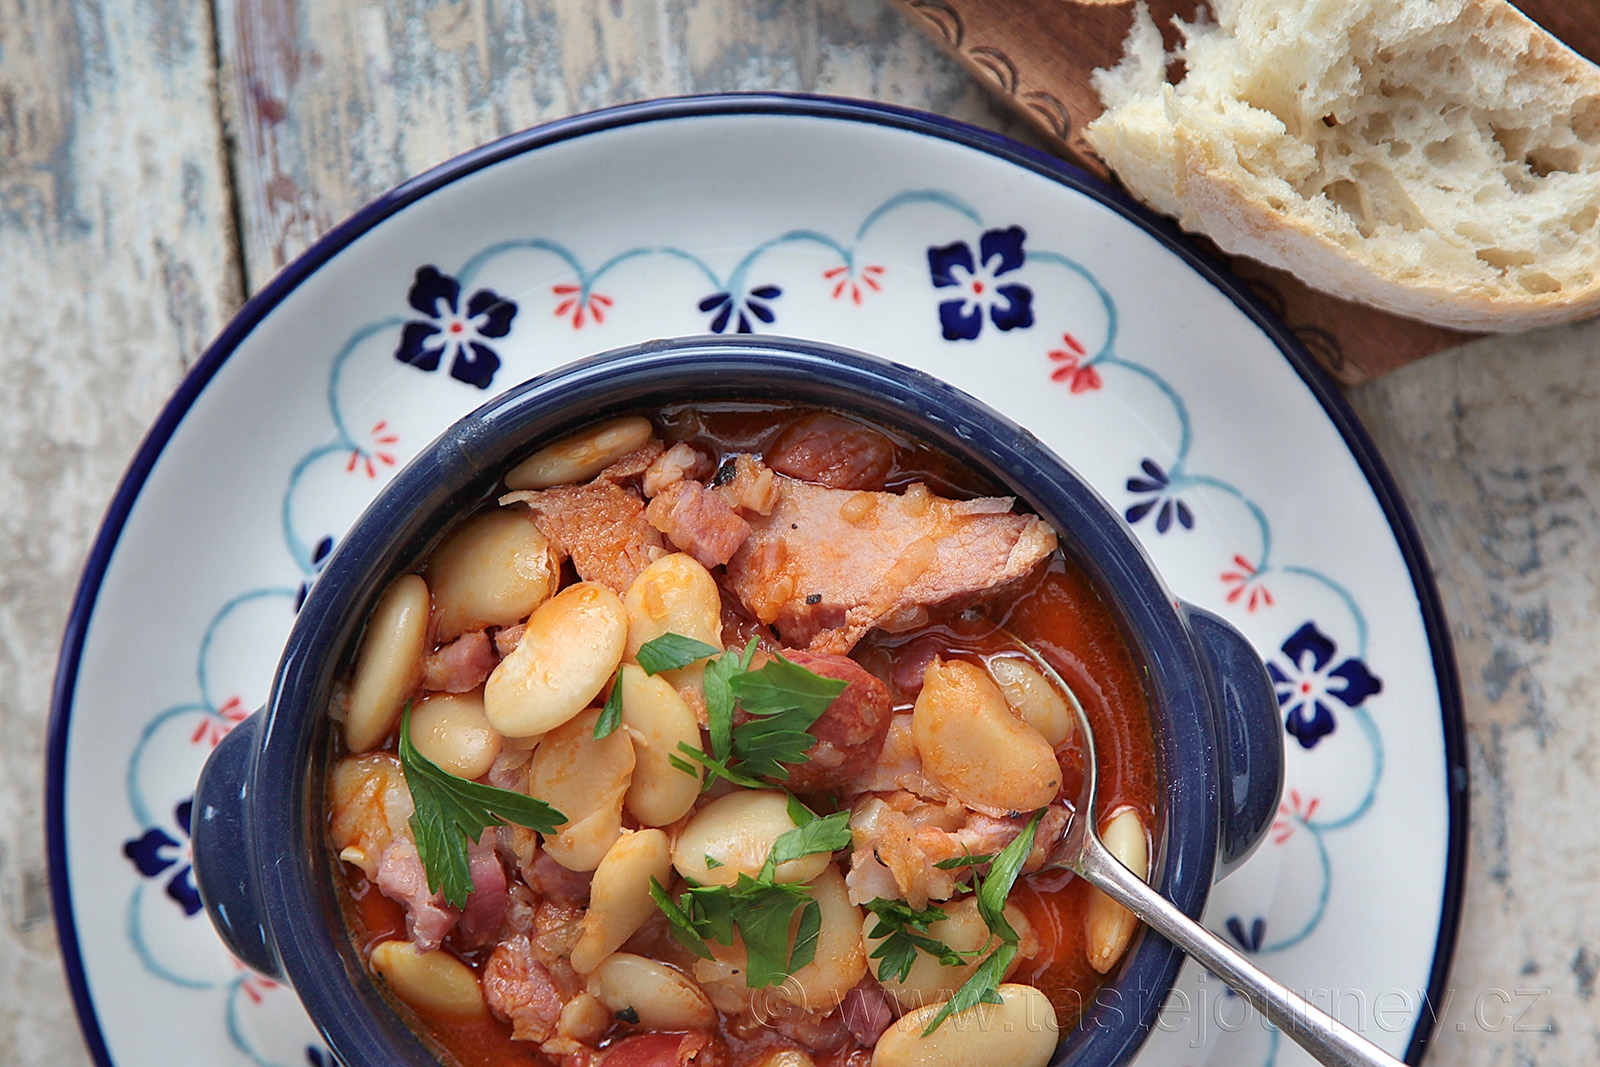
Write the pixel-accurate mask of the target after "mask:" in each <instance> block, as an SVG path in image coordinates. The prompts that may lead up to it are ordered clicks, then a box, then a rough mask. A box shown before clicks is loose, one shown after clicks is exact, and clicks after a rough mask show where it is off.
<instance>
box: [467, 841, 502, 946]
mask: <svg viewBox="0 0 1600 1067" xmlns="http://www.w3.org/2000/svg"><path fill="white" fill-rule="evenodd" d="M496 839H497V838H496V835H494V834H484V835H483V836H482V837H481V838H479V839H478V841H477V842H476V843H475V844H471V845H468V846H467V865H468V867H467V869H468V870H469V871H470V872H471V874H472V892H471V893H469V894H468V895H467V906H466V907H465V908H463V909H462V910H461V923H460V926H459V927H458V929H459V931H460V934H461V936H462V938H463V939H465V941H466V942H467V944H469V945H487V944H489V943H490V942H492V941H493V940H494V939H495V936H496V935H497V934H499V932H500V924H501V923H503V922H505V918H506V909H507V908H508V907H509V905H510V899H509V897H508V895H507V883H506V869H505V868H504V867H502V866H501V865H500V857H499V856H498V855H496V853H495V841H496Z"/></svg>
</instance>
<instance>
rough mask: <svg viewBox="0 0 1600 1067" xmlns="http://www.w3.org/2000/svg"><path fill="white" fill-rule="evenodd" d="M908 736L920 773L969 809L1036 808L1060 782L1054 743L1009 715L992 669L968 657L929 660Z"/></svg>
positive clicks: (1029, 809) (1042, 804) (1048, 799)
mask: <svg viewBox="0 0 1600 1067" xmlns="http://www.w3.org/2000/svg"><path fill="white" fill-rule="evenodd" d="M911 736H912V740H913V742H914V743H915V745H916V748H917V755H918V756H920V757H921V758H922V770H923V773H924V774H926V775H927V776H928V777H929V778H932V779H933V780H934V781H936V782H938V783H939V784H940V785H943V786H944V787H945V788H947V789H949V790H950V791H951V792H952V793H954V794H955V795H956V798H957V799H959V800H960V801H962V802H963V803H964V804H967V805H968V806H970V807H979V808H985V809H988V810H990V811H994V810H1000V811H1019V812H1020V811H1031V810H1033V809H1034V808H1039V807H1043V806H1044V805H1046V804H1048V803H1050V801H1052V800H1054V799H1055V796H1056V791H1057V790H1058V789H1059V788H1060V787H1061V768H1060V766H1059V765H1058V764H1057V763H1056V757H1055V752H1054V750H1053V749H1052V748H1051V747H1050V743H1049V742H1048V741H1046V740H1045V739H1044V738H1043V737H1042V736H1041V735H1040V734H1039V731H1038V730H1035V729H1034V728H1033V727H1031V726H1029V725H1028V724H1027V723H1025V722H1023V721H1021V720H1020V719H1018V718H1017V717H1016V716H1015V715H1013V714H1011V709H1010V708H1009V707H1008V706H1007V704H1006V701H1005V697H1004V696H1003V695H1001V693H1000V690H999V688H998V687H997V686H996V685H995V684H994V682H992V681H990V680H989V676H988V674H986V673H985V672H984V671H983V670H981V669H980V668H978V667H975V666H973V665H972V664H971V663H968V662H966V661H965V660H951V661H949V662H944V661H942V660H938V659H935V660H934V661H933V662H932V663H930V664H928V667H927V670H926V671H924V672H923V676H922V691H921V692H920V693H918V694H917V703H916V706H915V707H914V708H913V709H912V712H911Z"/></svg>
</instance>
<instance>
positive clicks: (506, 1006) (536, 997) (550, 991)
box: [481, 934, 563, 1041]
mask: <svg viewBox="0 0 1600 1067" xmlns="http://www.w3.org/2000/svg"><path fill="white" fill-rule="evenodd" d="M481 982H482V985H483V999H484V1000H485V1001H486V1002H487V1003H488V1005H489V1010H490V1011H491V1012H493V1013H494V1015H495V1017H496V1018H498V1019H500V1020H501V1021H502V1022H508V1023H510V1024H511V1040H513V1041H547V1040H549V1039H550V1036H551V1035H552V1034H554V1033H555V1032H556V1023H558V1022H559V1021H560V1020H561V1009H562V1007H563V1004H562V1000H561V994H560V992H559V991H558V990H557V989H556V986H555V983H554V982H552V981H551V980H550V972H549V971H547V970H545V968H544V965H543V964H541V963H540V962H539V961H538V960H536V959H534V956H533V945H532V944H531V943H530V942H529V941H528V939H527V938H526V937H524V936H522V935H521V934H518V935H517V936H516V937H513V938H510V939H509V940H506V941H502V942H501V943H500V944H498V945H496V946H495V949H494V951H493V952H492V953H490V954H489V959H488V962H486V963H485V964H484V965H483V977H482V979H481Z"/></svg>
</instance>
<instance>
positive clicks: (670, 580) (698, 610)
mask: <svg viewBox="0 0 1600 1067" xmlns="http://www.w3.org/2000/svg"><path fill="white" fill-rule="evenodd" d="M623 603H624V604H625V605H626V606H627V609H628V652H627V655H628V658H629V659H634V658H636V657H637V656H638V655H639V646H640V645H642V644H644V643H645V642H646V641H653V640H655V639H656V638H658V637H660V636H661V635H662V634H666V633H674V634H679V635H681V636H683V637H692V638H694V639H695V640H696V641H704V642H705V643H706V644H708V645H714V646H716V647H717V648H721V647H722V595H721V594H720V593H719V592H718V591H717V581H716V579H715V578H713V577H711V572H710V571H708V570H706V569H705V568H704V567H702V566H701V565H700V563H699V562H698V561H697V560H696V559H695V558H694V557H693V556H691V555H689V554H688V553H686V552H674V553H672V554H671V555H669V556H662V557H661V558H660V559H658V560H656V561H655V562H654V563H652V564H650V565H649V566H648V567H646V568H645V569H644V570H642V571H640V572H639V577H637V578H635V579H634V580H633V584H632V585H630V586H628V593H627V595H626V596H625V597H623Z"/></svg>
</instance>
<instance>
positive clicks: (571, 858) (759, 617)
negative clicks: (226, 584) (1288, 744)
mask: <svg viewBox="0 0 1600 1067" xmlns="http://www.w3.org/2000/svg"><path fill="white" fill-rule="evenodd" d="M503 485H504V492H503V493H501V494H500V495H499V497H498V499H497V500H496V501H494V502H492V503H491V504H490V505H489V506H487V507H485V508H483V509H481V510H478V511H476V512H474V513H472V514H470V515H467V516H463V518H462V519H461V521H459V522H458V523H456V524H454V525H453V526H452V527H451V528H450V529H449V530H448V531H447V533H446V534H445V536H444V537H443V539H442V540H441V541H439V543H437V544H436V545H435V546H434V547H433V549H432V550H431V551H430V552H429V553H428V554H427V555H426V557H425V558H424V559H422V560H420V561H419V562H418V565H417V566H416V567H415V568H414V569H413V571H412V572H411V573H407V574H405V575H403V576H402V577H400V578H399V579H397V580H396V581H394V582H393V583H392V584H391V585H390V586H389V587H388V589H387V590H386V591H385V592H384V593H383V595H382V597H381V598H380V599H379V602H378V603H377V605H376V607H375V609H374V610H373V611H372V613H371V615H370V617H369V618H368V620H367V622H366V627H365V631H364V634H363V636H362V638H361V641H360V644H359V647H358V649H357V651H356V655H355V658H354V662H353V663H352V664H351V666H350V668H349V670H348V671H347V672H346V673H345V675H344V676H343V680H342V681H341V682H340V683H339V685H338V686H337V687H336V689H335V693H334V697H333V700H332V706H331V707H330V709H329V712H330V715H331V716H332V717H333V718H334V719H335V720H336V721H337V723H338V724H339V728H338V729H336V730H334V731H332V735H333V741H332V748H333V751H332V752H331V753H330V759H331V770H330V773H329V775H328V786H327V798H326V799H327V811H328V819H327V828H326V840H327V843H328V846H329V849H330V851H331V853H332V854H333V855H334V856H336V857H337V859H338V861H339V862H338V863H337V864H336V869H337V870H339V871H340V872H341V873H342V879H343V885H342V886H341V887H340V899H341V901H342V902H343V904H344V910H345V917H346V922H347V925H348V928H349V930H350V933H351V936H352V937H353V938H354V939H355V942H356V944H357V947H358V948H359V949H360V952H361V954H362V957H363V958H364V959H365V960H366V961H367V963H368V966H369V968H370V970H371V972H372V973H373V974H374V975H375V976H376V977H377V978H378V979H379V980H380V981H381V982H382V983H383V984H384V985H386V986H387V988H388V990H389V991H390V992H391V993H392V994H393V997H394V998H395V1000H396V1001H398V1002H399V1004H400V1005H402V1006H403V1007H402V1009H401V1010H402V1011H403V1012H404V1013H406V1014H407V1015H408V1017H409V1018H410V1019H411V1021H412V1023H413V1025H414V1026H415V1028H416V1030H417V1031H418V1033H419V1034H420V1035H422V1036H423V1037H424V1039H425V1040H426V1041H428V1043H429V1044H430V1046H431V1047H432V1048H433V1049H434V1052H435V1054H436V1055H437V1056H438V1057H439V1058H440V1060H441V1061H442V1062H444V1063H448V1064H455V1065H458V1067H509V1065H513V1064H515V1065H529V1064H551V1065H557V1067H685V1065H699V1067H710V1065H716V1067H812V1065H816V1067H866V1065H867V1064H869V1063H870V1064H872V1065H874V1067H911V1065H913V1064H921V1063H946V1062H948V1063H956V1062H982V1063H984V1064H986V1065H990V1067H1043V1065H1044V1064H1046V1063H1047V1062H1048V1061H1049V1059H1050V1056H1051V1055H1052V1054H1053V1052H1054V1050H1055V1046H1056V1042H1057V1039H1058V1036H1059V1033H1060V1031H1061V1030H1062V1029H1064V1028H1070V1027H1071V1026H1072V1025H1073V1023H1074V1022H1075V1020H1076V1019H1077V1018H1078V1016H1079V1015H1080V1013H1081V1012H1082V1010H1083V1008H1084V1006H1085V1005H1086V1004H1087V1003H1088V1001H1089V998H1090V997H1092V996H1093V994H1094V992H1095V990H1096V989H1098V988H1099V987H1100V985H1101V984H1103V983H1104V981H1105V980H1106V977H1107V975H1108V974H1109V973H1110V972H1112V971H1113V969H1114V968H1115V967H1116V965H1117V964H1118V962H1119V961H1120V960H1121V959H1122V957H1123V956H1124V955H1125V953H1126V952H1127V950H1128V946H1129V943H1130V941H1131V940H1132V939H1133V937H1134V935H1135V933H1136V923H1135V921H1134V919H1133V918H1132V916H1131V915H1129V914H1128V913H1126V912H1125V911H1123V910H1122V909H1121V908H1120V907H1118V906H1116V905H1115V904H1112V903H1111V902H1110V901H1109V900H1107V899H1105V898H1103V897H1101V896H1100V895H1099V894H1098V893H1097V892H1096V891H1094V890H1093V889H1091V888H1090V887H1088V886H1087V885H1086V884H1084V883H1083V882H1081V881H1079V880H1077V879H1075V878H1073V877H1072V876H1071V875H1069V874H1067V873H1065V872H1062V871H1058V870H1042V869H1041V868H1042V867H1043V864H1044V861H1045V855H1046V852H1047V850H1048V847H1049V845H1050V844H1051V843H1053V842H1054V841H1055V840H1056V839H1058V838H1059V837H1060V835H1061V833H1062V831H1063V829H1064V828H1065V827H1066V825H1067V824H1068V822H1069V821H1070V820H1071V819H1072V818H1073V817H1074V812H1073V810H1072V809H1073V804H1074V802H1075V800H1076V797H1077V795H1078V787H1079V784H1080V782H1081V781H1082V775H1083V767H1082V756H1081V753H1080V750H1079V747H1078V741H1077V738H1076V737H1075V729H1074V725H1073V723H1074V719H1073V716H1072V714H1071V710H1070V706H1069V704H1068V701H1071V700H1076V701H1078V702H1080V703H1081V704H1082V706H1083V707H1084V709H1085V711H1086V712H1087V714H1088V718H1089V720H1090V722H1091V724H1092V725H1093V727H1094V730H1095V737H1096V741H1097V744H1098V746H1099V752H1100V759H1101V766H1100V769H1099V773H1100V782H1101V786H1100V804H1101V809H1100V810H1099V811H1098V812H1096V813H1095V818H1096V819H1097V820H1098V825H1099V827H1100V829H1101V832H1102V834H1103V836H1104V837H1105V839H1106V841H1107V843H1108V845H1109V846H1110V847H1111V849H1112V850H1113V852H1114V853H1115V854H1116V855H1117V856H1118V858H1119V859H1121V860H1122V861H1123V862H1124V863H1125V864H1127V865H1128V866H1129V867H1130V868H1131V869H1132V870H1134V871H1135V873H1137V874H1139V875H1140V876H1142V877H1148V876H1149V868H1150V865H1151V857H1152V855H1153V852H1152V849H1153V847H1154V844H1155V843H1154V842H1153V841H1152V840H1151V836H1150V832H1149V828H1150V827H1152V826H1156V825H1158V823H1157V814H1158V813H1157V810H1156V804H1157V801H1156V796H1157V767H1156V756H1155V747H1154V743H1153V739H1152V735H1151V726H1150V718H1149V714H1148V710H1147V705H1146V696H1145V692H1144V689H1143V688H1142V685H1141V675H1140V671H1139V670H1138V668H1137V666H1136V664H1135V661H1134V657H1133V656H1132V654H1131V653H1130V651H1129V649H1128V646H1127V644H1126V642H1125V641H1124V639H1123V636H1122V634H1121V631H1120V629H1119V627H1118V624H1117V622H1116V620H1115V619H1114V618H1113V617H1112V614H1111V612H1110V610H1109V609H1108V608H1107V606H1106V604H1105V603H1104V601H1103V600H1102V598H1101V596H1100V595H1099V593H1098V592H1097V591H1096V590H1095V588H1094V587H1093V585H1092V584H1091V583H1090V582H1089V580H1088V579H1087V578H1086V577H1085V575H1084V574H1083V573H1082V572H1081V571H1080V569H1079V568H1078V567H1077V566H1076V565H1075V564H1074V563H1073V562H1072V561H1071V559H1070V558H1069V557H1068V555H1067V554H1066V553H1064V552H1063V551H1062V549H1061V547H1060V546H1059V545H1058V544H1057V539H1056V534H1055V532H1054V531H1053V530H1052V529H1051V528H1050V527H1049V526H1048V525H1046V524H1045V523H1043V522H1042V521H1041V520H1040V519H1039V518H1038V517H1037V516H1034V515H1031V514H1028V513H1025V512H1022V511H1019V510H1018V509H1017V508H1016V506H1015V502H1014V501H1013V500H1012V498H1010V497H1007V496H1002V495H998V494H997V492H996V488H997V487H995V486H993V485H989V484H985V483H984V482H983V481H982V480H981V479H979V478H978V477H976V476H975V475H973V474H972V473H971V472H969V471H967V470H966V469H965V468H963V467H961V466H960V465H959V464H957V463H955V462H954V461H952V460H951V459H950V458H948V457H947V456H945V455H944V454H943V453H940V452H938V451H936V450H933V449H930V448H928V447H926V446H925V445H923V444H921V443H919V442H917V441H914V440H910V439H907V438H906V437H905V436H904V435H901V434H899V433H897V432H895V431H893V430H890V429H887V428H884V427H880V426H876V425H871V424H868V423H866V422H863V421H861V420H859V419H856V418H854V417H851V416H848V415H845V414H841V413H837V412H833V411H827V410H821V409H814V408H803V407H798V406H785V405H774V404H769V403H762V404H753V403H752V404H740V403H732V402H718V403H715V404H699V405H688V404H680V405H674V406H668V407H665V408H660V409H656V410H652V411H649V412H640V413H638V414H634V415H629V416H625V417H621V418H613V419H610V420H608V421H606V422H603V423H599V424H595V425H592V426H589V427H587V428H585V429H583V430H580V431H579V432H577V433H575V434H572V435H570V436H568V437H566V438H564V439H562V440H560V441H557V442H555V443H554V444H551V445H548V446H546V447H544V448H541V449H540V450H539V451H537V452H535V453H534V454H532V455H531V456H529V457H528V458H527V459H526V460H524V461H523V462H521V463H520V464H517V465H516V466H514V467H513V468H511V469H510V470H508V471H507V472H506V473H505V476H504V479H503ZM1036 656H1037V657H1042V658H1043V659H1044V660H1045V661H1047V662H1048V664H1049V666H1050V667H1052V668H1053V669H1054V672H1055V674H1056V675H1057V677H1058V678H1059V679H1060V680H1061V681H1063V682H1064V683H1065V684H1066V686H1067V688H1068V689H1069V690H1070V692H1066V691H1063V690H1062V689H1061V688H1059V687H1058V685H1057V684H1056V682H1054V681H1052V680H1051V678H1050V677H1049V673H1048V672H1046V671H1043V670H1041V669H1040V668H1039V664H1038V660H1037V659H1036V658H1035V657H1036ZM975 1016H976V1017H978V1018H979V1020H980V1023H979V1025H976V1026H968V1025H965V1024H964V1020H970V1019H971V1018H973V1017H975Z"/></svg>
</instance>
